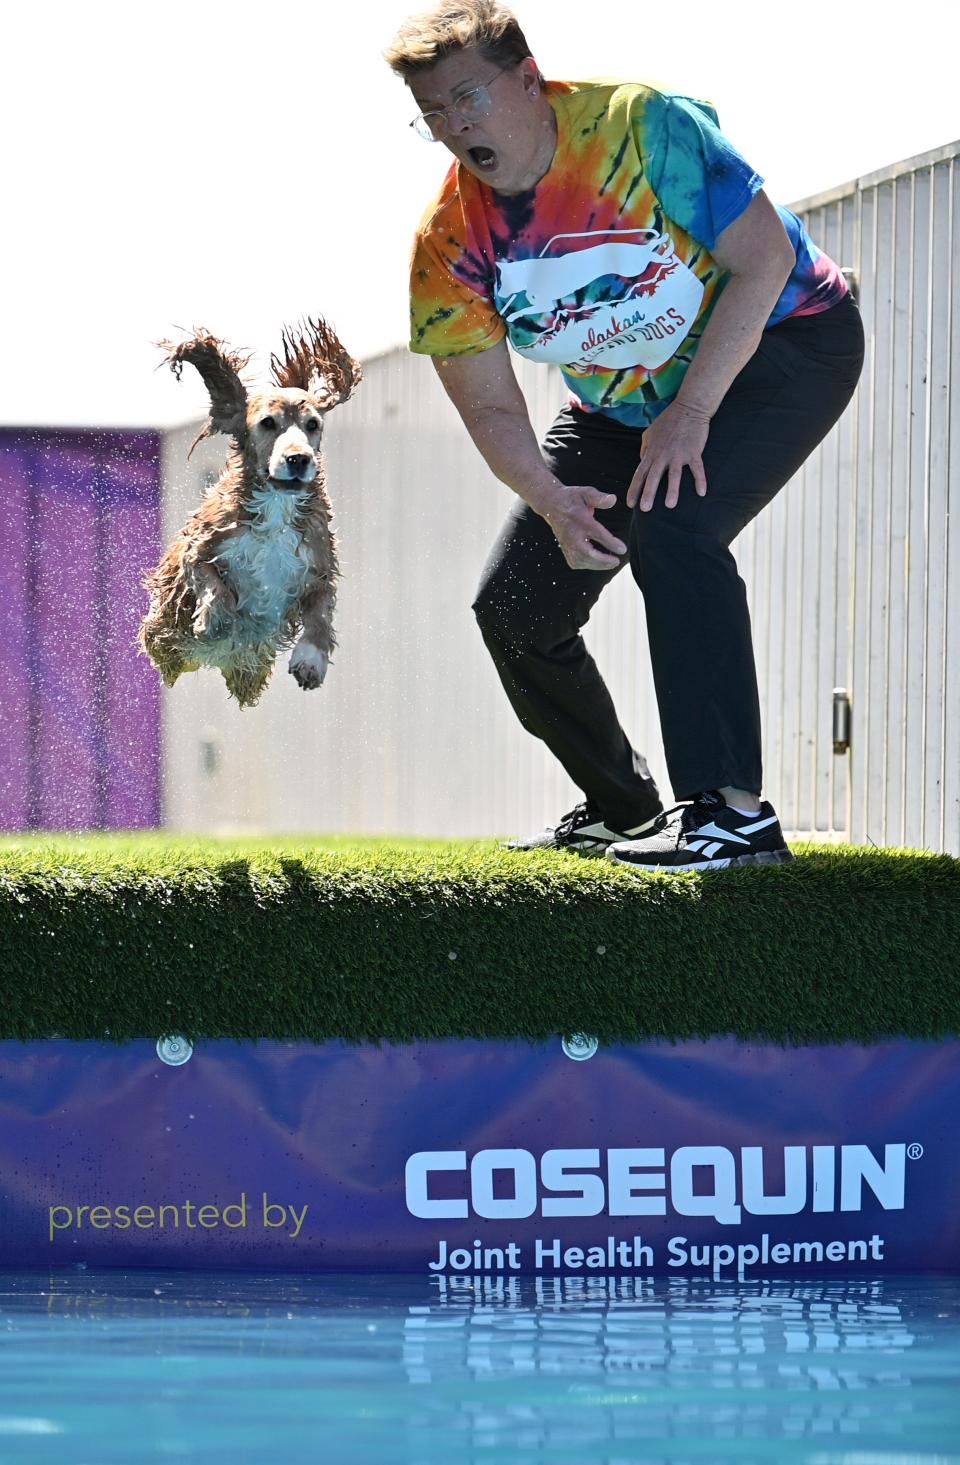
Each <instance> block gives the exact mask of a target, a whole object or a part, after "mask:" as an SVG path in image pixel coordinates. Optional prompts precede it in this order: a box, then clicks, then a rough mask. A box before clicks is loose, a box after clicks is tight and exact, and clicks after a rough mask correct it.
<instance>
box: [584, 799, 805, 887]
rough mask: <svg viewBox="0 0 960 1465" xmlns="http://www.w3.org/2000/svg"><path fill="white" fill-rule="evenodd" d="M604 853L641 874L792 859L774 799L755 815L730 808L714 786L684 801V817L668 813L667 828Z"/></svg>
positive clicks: (607, 849) (762, 863)
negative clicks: (671, 816) (752, 816)
mask: <svg viewBox="0 0 960 1465" xmlns="http://www.w3.org/2000/svg"><path fill="white" fill-rule="evenodd" d="M673 812H674V813H675V814H676V812H677V811H673ZM605 854H606V857H607V859H608V860H615V861H616V863H617V864H618V865H623V866H624V867H625V868H626V869H629V870H637V871H638V872H639V873H640V874H644V873H648V872H652V871H654V870H725V869H727V867H728V866H730V865H777V864H780V863H781V862H782V861H785V860H792V859H793V855H792V854H791V853H790V851H789V849H788V848H787V846H786V843H785V841H784V838H783V830H782V829H781V828H780V821H779V819H778V818H777V816H776V814H775V813H774V811H773V808H772V806H771V805H770V804H766V803H764V804H761V805H760V812H759V814H757V815H756V816H755V817H754V818H750V816H749V815H747V814H740V813H738V811H737V810H736V809H731V808H730V807H729V805H728V804H727V801H726V799H725V798H724V797H723V795H722V794H719V793H717V792H716V790H715V789H711V790H709V791H708V792H707V793H703V794H699V795H698V796H697V798H696V799H695V800H694V802H693V803H692V804H687V805H686V806H685V807H681V808H680V810H679V818H676V817H674V818H673V819H669V817H667V818H665V820H664V826H663V828H662V830H661V831H660V832H659V833H658V834H656V835H654V836H653V837H652V838H649V839H641V840H636V841H630V842H629V843H624V844H617V843H615V842H614V843H611V844H609V845H608V846H607V848H606V851H605Z"/></svg>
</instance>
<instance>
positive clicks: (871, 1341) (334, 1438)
mask: <svg viewBox="0 0 960 1465" xmlns="http://www.w3.org/2000/svg"><path fill="white" fill-rule="evenodd" d="M0 1340H2V1368H0V1462H3V1465H8V1462H10V1465H14V1462H20V1461H24V1462H26V1461H30V1462H35V1465H47V1462H51V1465H52V1462H56V1465H114V1462H117V1465H140V1462H147V1461H151V1462H153V1461H166V1462H169V1461H179V1462H192V1461H197V1462H200V1461H202V1462H204V1465H228V1462H229V1465H247V1462H249V1465H273V1462H275V1461H276V1462H281V1465H301V1462H302V1465H306V1462H316V1465H321V1462H322V1465H354V1462H364V1465H367V1462H370V1465H373V1462H375V1465H441V1462H442V1465H473V1462H478V1465H479V1462H484V1465H486V1462H492V1461H496V1462H498V1465H499V1462H502V1465H534V1462H540V1461H557V1462H571V1465H624V1462H627V1461H634V1460H644V1461H654V1462H655V1461H664V1462H666V1461H669V1462H671V1465H685V1462H690V1465H694V1462H696V1465H705V1462H718V1465H719V1462H724V1465H726V1462H734V1461H735V1462H774V1461H776V1462H792V1461H806V1462H809V1465H894V1462H898V1465H899V1462H903V1465H914V1462H916V1465H921V1462H922V1465H933V1462H947V1461H949V1462H952V1461H958V1462H960V1278H924V1277H900V1278H892V1279H891V1278H884V1279H882V1280H879V1279H877V1280H873V1279H870V1278H861V1279H858V1280H848V1281H845V1282H838V1281H836V1280H835V1279H830V1280H820V1281H817V1280H813V1281H811V1280H805V1281H802V1282H800V1281H795V1280H794V1281H790V1280H783V1279H779V1278H778V1279H777V1280H776V1281H775V1282H761V1281H757V1282H753V1283H742V1282H741V1283H736V1282H712V1281H699V1280H694V1279H682V1278H672V1279H641V1278H624V1279H616V1278H600V1277H598V1278H592V1279H586V1278H568V1279H552V1278H550V1279H546V1278H545V1279H543V1280H539V1279H538V1280H531V1279H520V1278H516V1279H503V1278H498V1279H496V1280H494V1279H489V1280H488V1281H484V1280H483V1279H479V1278H478V1279H472V1278H467V1277H457V1278H456V1279H447V1280H444V1279H443V1278H439V1277H430V1278H425V1277H357V1276H351V1277H322V1276H309V1277H304V1276H296V1277H295V1276H248V1275H240V1274H236V1273H196V1272H191V1273H177V1272H156V1273H151V1272H136V1273H128V1272H119V1271H103V1272H93V1271H80V1270H76V1271H69V1272H57V1273H46V1272H42V1273H41V1272H29V1273H23V1272H21V1273H16V1274H11V1273H7V1274H0Z"/></svg>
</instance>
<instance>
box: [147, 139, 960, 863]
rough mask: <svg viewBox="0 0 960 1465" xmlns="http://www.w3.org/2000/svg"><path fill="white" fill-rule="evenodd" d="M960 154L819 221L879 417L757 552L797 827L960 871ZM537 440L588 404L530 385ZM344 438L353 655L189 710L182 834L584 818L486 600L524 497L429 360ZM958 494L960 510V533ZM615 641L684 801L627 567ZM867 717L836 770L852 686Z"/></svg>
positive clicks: (511, 827)
mask: <svg viewBox="0 0 960 1465" xmlns="http://www.w3.org/2000/svg"><path fill="white" fill-rule="evenodd" d="M958 156H960V143H957V144H953V145H951V146H948V147H945V148H941V149H938V150H937V151H936V152H933V153H929V154H925V155H923V156H922V157H919V158H914V159H911V160H909V161H907V162H905V163H902V164H898V165H896V166H894V167H892V168H889V169H886V170H884V171H883V172H881V173H876V174H873V175H871V176H870V177H867V178H863V179H859V180H856V181H854V182H852V183H850V184H849V185H847V186H845V187H843V188H839V189H835V190H833V191H832V192H831V193H829V194H823V195H819V196H817V197H815V198H813V199H809V200H807V201H805V202H804V203H801V204H798V205H794V207H795V209H796V210H797V212H798V213H800V214H801V215H802V216H803V217H804V219H805V221H806V223H807V225H808V227H809V228H810V230H811V233H812V234H813V237H814V239H815V240H816V241H817V242H818V243H819V244H821V246H822V247H823V248H824V249H825V250H826V251H827V253H828V254H830V255H831V256H832V257H833V258H834V259H836V260H837V262H838V263H839V264H841V265H843V266H845V267H847V268H850V269H852V270H853V271H854V273H855V275H856V277H857V279H858V281H859V290H860V305H861V309H862V311H863V315H864V323H865V327H866V333H867V359H866V364H865V368H864V375H863V379H862V382H861V385H860V388H859V391H858V393H857V397H856V398H855V400H854V402H853V403H852V404H851V407H850V408H849V409H848V411H847V413H846V414H845V416H844V417H843V419H842V420H841V422H840V423H839V424H838V426H837V428H836V429H835V430H834V432H833V433H832V434H831V435H830V437H829V438H828V439H827V441H826V442H825V443H824V444H823V445H822V446H821V448H820V449H819V450H818V451H817V453H815V454H814V456H813V457H812V458H811V459H810V461H809V462H808V463H807V464H806V465H805V467H804V469H803V470H802V471H801V473H800V474H798V475H797V477H796V478H795V479H794V481H793V482H792V483H791V484H789V485H788V486H787V488H786V489H784V491H783V492H782V493H781V494H780V495H779V497H778V498H777V500H775V502H774V504H773V505H772V506H771V507H770V508H768V509H767V510H765V511H764V513H763V514H762V515H761V516H760V518H759V520H757V521H756V523H755V524H753V525H751V526H750V528H749V529H748V530H747V531H746V532H745V533H744V534H743V535H742V536H741V538H740V539H739V540H738V542H737V549H736V552H737V556H738V560H739V563H740V567H741V571H742V573H743V576H744V578H745V580H746V582H747V585H748V587H749V590H750V600H751V612H752V616H753V623H754V636H755V644H756V651H757V662H758V671H759V676H760V688H761V702H762V705H763V709H764V721H765V763H766V793H767V796H768V797H770V798H771V799H772V800H773V801H774V803H775V804H776V806H777V808H778V811H779V812H780V815H781V818H782V819H783V821H784V823H785V825H786V826H787V827H789V828H790V829H793V830H797V831H810V832H816V833H818V834H820V835H826V836H836V837H849V838H852V839H854V840H856V841H858V842H866V841H868V840H872V841H874V842H875V843H877V844H908V845H911V846H916V847H927V848H931V849H947V850H951V851H953V852H956V853H960V759H958V754H960V513H958V512H957V511H956V510H957V505H956V498H957V495H958V493H960V422H958V421H957V419H956V411H955V409H954V410H953V431H952V432H951V387H952V385H953V384H954V383H955V382H956V381H958V380H960V299H957V300H955V299H954V289H955V287H954V281H955V279H956V278H957V270H956V268H955V266H956V262H957V257H958V252H960V176H958ZM517 364H518V368H519V369H518V375H519V377H520V380H521V384H522V385H523V388H524V391H525V393H526V395H527V399H528V402H529V404H530V408H531V415H532V417H533V419H534V422H535V425H536V426H537V427H538V428H539V429H542V428H543V427H545V426H546V424H547V423H548V422H549V420H550V418H551V416H552V414H553V412H554V410H555V409H556V407H557V406H558V405H560V403H561V402H562V400H563V389H562V383H561V382H560V379H559V376H558V375H556V374H555V373H554V372H553V371H552V370H551V371H547V370H544V369H543V368H531V367H529V366H527V364H526V363H524V362H518V363H517ZM365 373H366V380H365V382H364V384H363V386H362V387H361V389H360V391H359V392H358V394H357V397H356V398H355V399H354V401H352V402H350V403H349V404H348V405H347V406H346V407H343V408H340V409H338V411H337V412H336V413H335V414H334V415H333V417H332V418H331V419H330V422H329V429H328V434H329V435H328V451H327V457H328V481H329V487H330V492H331V496H332V498H333V502H334V508H335V511H336V526H337V529H338V533H339V537H340V542H341V563H342V569H343V580H342V583H341V587H340V598H339V613H338V617H337V631H338V636H339V640H340V646H339V649H338V652H337V654H336V657H335V660H334V662H333V664H332V667H331V670H330V672H329V674H328V677H327V681H326V684H325V685H324V687H323V688H321V689H320V690H319V691H317V692H311V693H303V692H301V691H299V689H298V688H297V687H296V686H295V684H294V683H293V680H292V678H290V677H289V676H287V675H286V672H285V670H284V669H283V668H282V667H280V668H279V669H278V672H277V674H276V676H275V679H274V683H273V685H272V686H271V687H270V689H269V690H268V692H267V693H266V695H265V696H264V699H263V701H262V702H261V704H260V706H259V707H258V708H256V709H255V710H253V711H249V712H245V713H240V712H239V711H238V710H237V708H236V707H235V706H233V705H232V704H229V705H228V703H227V700H226V694H225V692H224V689H223V685H222V682H221V681H220V679H219V678H218V677H216V676H215V675H213V674H211V673H202V674H199V675H197V676H195V677H189V678H183V679H182V680H181V682H180V683H179V684H178V685H177V687H176V688H175V689H174V691H173V692H172V693H170V694H169V695H168V697H167V699H166V712H165V715H166V718H167V727H166V739H165V744H166V778H165V809H166V821H167V823H168V824H170V825H171V826H172V827H175V828H182V829H197V830H225V829H237V830H249V831H254V830H256V831H264V832H273V833H280V832H285V831H308V830H311V831H343V832H349V833H364V832H368V833H383V832H398V833H399V832H403V833H415V834H437V835H482V834H491V833H508V832H511V831H526V830H528V829H532V828H535V827H540V826H542V825H543V824H544V823H545V822H552V821H553V820H554V819H555V818H556V817H557V816H558V815H559V814H560V813H562V812H563V811H564V810H565V809H567V808H568V807H570V806H571V805H572V804H573V803H575V802H576V801H577V799H578V798H579V797H580V794H579V792H578V791H577V790H576V789H575V788H574V787H573V785H572V784H571V783H570V782H569V780H568V779H567V778H566V775H565V774H564V773H563V772H562V770H560V769H559V768H558V767H557V766H556V764H555V763H554V762H553V760H552V758H551V757H550V755H549V754H548V753H547V752H546V750H545V749H544V748H543V746H542V744H540V743H539V742H537V741H536V740H535V739H533V738H531V737H530V736H529V735H528V734H526V733H524V732H523V730H522V729H521V728H520V727H519V725H518V724H516V722H515V721H514V717H513V713H512V711H511V710H510V708H509V706H508V704H507V702H506V699H505V697H504V695H503V693H502V691H501V689H500V685H499V681H498V680H497V677H496V674H495V672H494V670H493V667H492V664H491V663H490V661H489V659H488V657H487V653H486V651H485V649H484V647H483V644H482V641H481V639H480V636H479V632H478V631H477V629H476V626H475V623H474V618H473V614H472V612H471V610H470V602H471V600H472V598H473V593H474V590H475V587H476V584H477V580H478V578H479V575H480V571H481V568H482V566H483V563H484V561H485V558H486V555H487V551H488V549H489V546H490V544H491V543H492V541H493V538H494V537H495V535H496V532H497V530H498V528H499V525H500V523H501V521H502V519H503V516H504V514H505V513H506V511H507V509H508V507H509V505H510V503H511V501H512V495H511V494H510V492H509V490H507V489H504V488H503V487H502V486H501V485H500V484H498V483H496V482H495V481H494V480H493V479H492V478H491V476H490V475H489V473H488V472H487V471H486V469H485V467H484V465H483V463H482V462H481V460H480V458H479V456H478V455H477V454H476V452H475V450H474V449H473V448H472V446H471V444H470V443H469V441H468V439H467V438H466V435H465V433H464V431H463V429H462V427H461V426H460V424H459V421H458V419H457V418H456V415H455V413H454V411H453V409H452V408H451V407H450V405H449V403H448V402H447V400H446V398H445V396H444V395H443V392H442V391H441V389H440V388H439V386H438V384H437V382H436V380H435V378H434V373H433V370H432V367H431V366H430V363H429V362H428V361H426V360H424V359H422V358H417V357H412V356H410V355H408V354H407V353H406V351H404V350H401V349H398V350H396V351H391V352H388V353H386V354H385V355H383V356H380V357H377V358H376V359H374V360H372V361H368V362H367V363H365ZM191 436H192V432H188V431H187V430H183V431H182V432H179V433H172V434H169V435H168V438H167V441H166V476H167V482H168V485H169V491H168V496H167V502H168V523H169V528H170V529H171V531H172V530H173V529H174V528H175V527H177V526H178V525H179V523H180V521H181V520H182V518H183V516H184V514H185V512H186V510H187V508H188V507H189V506H190V505H191V504H192V503H194V502H195V501H196V499H197V497H198V496H199V493H200V490H201V487H202V483H203V481H204V477H205V474H206V473H207V472H208V471H209V470H210V469H211V468H213V467H214V466H218V465H219V462H220V461H221V458H220V454H221V447H222V440H221V445H218V444H217V443H216V442H214V443H213V444H210V443H204V444H203V445H201V448H200V449H198V450H197V453H196V454H195V457H194V460H193V463H192V464H191V465H190V466H189V468H188V467H187V466H186V463H185V459H186V449H187V445H188V443H189V441H190V438H191ZM951 493H952V495H953V504H952V506H953V508H954V513H953V515H952V517H951V514H950V509H951ZM587 639H588V642H589V644H590V647H591V650H592V651H593V653H594V655H595V657H596V659H597V661H598V663H599V665H600V667H601V669H602V671H603V673H604V676H605V678H606V680H607V683H608V685H609V687H610V690H611V692H612V694H613V696H614V700H615V702H616V704H617V707H618V710H619V712H620V716H621V720H622V722H623V725H624V727H625V729H626V731H627V733H628V735H629V736H630V738H631V740H632V741H633V743H634V745H635V746H636V747H638V748H640V749H642V750H643V752H644V753H645V754H646V756H647V757H648V759H649V761H650V763H651V766H652V768H653V771H654V775H655V776H656V777H657V779H658V782H660V784H661V788H662V790H663V792H664V795H665V796H668V795H669V785H668V784H667V780H666V775H665V771H664V765H663V756H662V750H661V746H660V738H659V730H658V722H657V715H656V703H655V699H654V695H653V686H652V681H651V678H650V673H649V669H648V662H647V654H646V645H645V631H644V626H643V614H642V605H641V601H640V595H639V591H638V590H637V588H636V586H635V585H634V583H633V580H632V578H631V577H630V573H629V570H626V571H624V572H623V573H621V574H620V575H619V576H618V577H617V580H616V581H615V582H614V583H613V585H612V586H611V587H610V588H609V589H608V590H607V592H606V593H605V595H604V596H603V597H602V599H601V601H600V604H599V606H598V608H597V609H596V611H595V612H594V616H593V618H592V619H591V622H590V625H589V627H588V629H587ZM837 687H839V688H844V689H845V690H846V691H847V692H848V694H849V698H850V702H851V706H852V719H851V726H852V736H851V741H850V749H849V752H847V753H844V754H842V755H837V754H835V753H834V751H833V729H832V708H833V691H834V688H837Z"/></svg>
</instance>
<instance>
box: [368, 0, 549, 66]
mask: <svg viewBox="0 0 960 1465" xmlns="http://www.w3.org/2000/svg"><path fill="white" fill-rule="evenodd" d="M469 46H477V47H478V48H479V49H480V50H481V51H482V52H483V54H484V56H486V58H487V59H488V60H489V61H493V62H497V63H499V64H500V65H501V66H505V67H506V66H510V65H512V64H519V63H520V62H521V61H523V60H525V58H526V57H527V56H529V55H530V54H531V52H530V47H529V46H528V45H527V41H526V37H525V36H524V34H523V31H522V30H521V29H520V25H519V22H518V21H517V18H516V16H515V15H514V14H513V13H512V11H510V10H508V9H507V7H506V6H505V5H501V4H500V3H499V0H440V3H439V4H436V5H434V6H433V7H432V8H431V9H430V10H425V11H423V12H422V13H421V14H420V15H412V16H410V18H409V20H405V21H404V23H403V25H402V26H401V27H400V29H399V30H398V31H397V34H396V35H395V36H394V38H393V40H392V41H391V43H390V45H389V46H388V47H387V48H386V50H385V51H384V53H383V54H384V59H385V60H386V62H387V65H388V66H389V67H390V68H391V69H392V70H393V71H395V72H396V74H397V76H400V77H402V78H403V80H404V81H409V80H410V78H411V77H412V76H415V75H416V74H417V72H420V71H427V70H429V68H430V67H431V66H435V65H436V64H437V62H438V61H442V60H443V58H444V56H449V55H450V53H451V52H452V51H465V50H466V49H467V47H469Z"/></svg>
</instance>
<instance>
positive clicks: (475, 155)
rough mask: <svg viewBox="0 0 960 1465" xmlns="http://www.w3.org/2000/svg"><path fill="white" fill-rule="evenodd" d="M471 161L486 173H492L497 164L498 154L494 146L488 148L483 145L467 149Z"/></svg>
mask: <svg viewBox="0 0 960 1465" xmlns="http://www.w3.org/2000/svg"><path fill="white" fill-rule="evenodd" d="M467 154H468V156H469V158H470V161H471V163H475V164H476V166H477V167H478V168H480V169H482V170H483V172H484V173H491V172H492V171H493V169H494V168H495V167H496V166H497V155H496V153H495V152H494V151H493V148H486V147H483V146H482V145H478V146H477V147H472V148H468V149H467Z"/></svg>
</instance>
